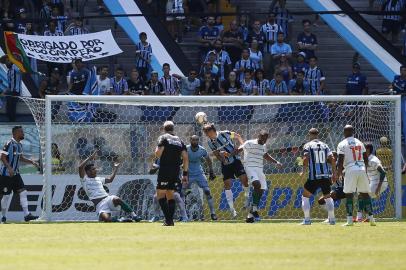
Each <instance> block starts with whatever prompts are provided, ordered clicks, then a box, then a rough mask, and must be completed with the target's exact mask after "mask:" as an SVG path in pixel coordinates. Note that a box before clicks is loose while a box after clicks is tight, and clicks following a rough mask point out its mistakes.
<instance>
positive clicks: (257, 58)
mask: <svg viewBox="0 0 406 270" xmlns="http://www.w3.org/2000/svg"><path fill="white" fill-rule="evenodd" d="M249 51H250V59H251V61H253V62H254V63H255V64H256V65H257V67H258V68H261V69H262V68H264V66H263V59H262V58H263V56H262V52H261V50H260V49H259V44H258V40H256V39H253V40H252V41H251V46H250V48H249Z"/></svg>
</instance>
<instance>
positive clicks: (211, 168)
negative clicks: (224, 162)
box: [206, 155, 216, 180]
mask: <svg viewBox="0 0 406 270" xmlns="http://www.w3.org/2000/svg"><path fill="white" fill-rule="evenodd" d="M206 163H207V167H208V168H209V179H210V180H214V179H216V176H215V175H214V171H213V163H212V161H211V158H210V157H209V155H207V156H206Z"/></svg>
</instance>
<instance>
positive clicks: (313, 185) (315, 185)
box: [304, 178, 331, 195]
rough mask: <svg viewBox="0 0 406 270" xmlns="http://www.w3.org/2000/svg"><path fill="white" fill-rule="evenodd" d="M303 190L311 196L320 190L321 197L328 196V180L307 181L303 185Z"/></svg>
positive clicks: (329, 189)
mask: <svg viewBox="0 0 406 270" xmlns="http://www.w3.org/2000/svg"><path fill="white" fill-rule="evenodd" d="M304 188H305V189H306V190H307V191H309V192H310V193H311V194H314V193H315V192H316V191H317V189H319V188H321V192H322V193H323V195H327V194H330V191H331V182H330V179H328V178H326V179H318V180H307V182H306V183H305V184H304Z"/></svg>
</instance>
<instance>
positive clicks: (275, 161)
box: [264, 153, 282, 168]
mask: <svg viewBox="0 0 406 270" xmlns="http://www.w3.org/2000/svg"><path fill="white" fill-rule="evenodd" d="M264 159H265V160H267V161H270V162H272V163H275V164H276V166H278V168H282V163H280V162H279V161H277V160H276V159H275V158H274V157H272V156H271V155H270V154H268V153H265V154H264Z"/></svg>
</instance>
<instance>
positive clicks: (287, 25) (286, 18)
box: [273, 0, 294, 41]
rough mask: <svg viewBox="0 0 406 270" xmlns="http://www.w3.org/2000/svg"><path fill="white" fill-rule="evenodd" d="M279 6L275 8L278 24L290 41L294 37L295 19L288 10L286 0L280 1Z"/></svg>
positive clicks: (286, 38)
mask: <svg viewBox="0 0 406 270" xmlns="http://www.w3.org/2000/svg"><path fill="white" fill-rule="evenodd" d="M278 4H279V6H276V7H274V9H273V12H275V13H276V23H277V24H278V25H280V26H281V27H282V29H283V32H284V34H285V40H288V41H290V40H291V36H292V24H293V21H294V20H293V17H292V15H291V14H290V12H289V10H288V9H286V0H279V1H278Z"/></svg>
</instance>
